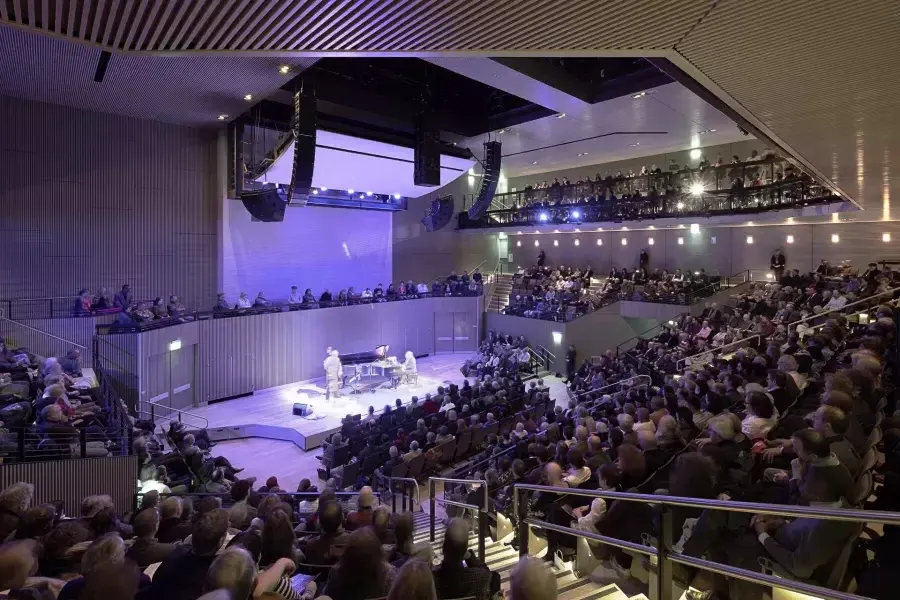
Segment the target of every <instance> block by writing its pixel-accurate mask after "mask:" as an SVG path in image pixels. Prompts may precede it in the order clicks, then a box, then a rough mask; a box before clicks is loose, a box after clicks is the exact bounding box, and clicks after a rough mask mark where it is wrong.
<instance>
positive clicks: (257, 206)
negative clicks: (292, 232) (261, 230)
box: [241, 187, 285, 223]
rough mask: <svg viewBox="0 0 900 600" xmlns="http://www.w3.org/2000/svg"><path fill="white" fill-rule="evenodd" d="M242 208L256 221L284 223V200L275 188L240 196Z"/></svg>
mask: <svg viewBox="0 0 900 600" xmlns="http://www.w3.org/2000/svg"><path fill="white" fill-rule="evenodd" d="M241 202H243V203H244V208H246V209H247V212H249V213H250V216H252V217H253V218H254V219H256V220H257V221H265V222H267V223H274V222H276V221H284V206H285V202H284V199H283V198H282V197H281V194H280V193H278V189H277V188H271V187H269V188H264V189H261V190H253V191H250V192H244V193H242V194H241Z"/></svg>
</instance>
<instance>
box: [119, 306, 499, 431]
mask: <svg viewBox="0 0 900 600" xmlns="http://www.w3.org/2000/svg"><path fill="white" fill-rule="evenodd" d="M481 307H482V299H481V298H427V299H421V300H406V301H400V302H385V303H380V304H367V305H359V306H344V307H336V308H323V309H317V310H308V311H294V312H282V313H274V314H265V315H254V316H246V317H235V318H229V319H209V320H204V321H198V322H193V323H183V324H181V325H175V326H172V327H166V328H164V329H157V330H155V331H148V332H144V333H141V334H134V335H135V336H136V337H138V338H139V340H138V343H137V345H138V348H139V350H138V359H137V364H138V368H137V371H138V373H137V375H138V376H137V381H138V384H137V385H138V387H139V398H140V401H141V408H142V409H143V410H146V411H149V405H148V400H151V399H152V400H153V401H154V402H158V403H161V404H165V405H166V406H172V407H175V408H181V409H187V410H190V408H191V407H193V406H200V405H203V404H206V403H208V402H210V401H214V400H218V399H221V398H228V397H232V396H237V395H241V394H248V393H251V392H253V391H255V390H261V389H266V388H270V387H275V386H279V385H285V384H288V383H293V382H296V381H303V380H307V379H313V378H315V377H320V376H322V375H323V374H324V373H323V368H322V361H323V360H324V358H325V348H327V347H328V346H332V347H334V348H335V349H337V350H339V351H340V352H342V353H355V352H365V351H371V350H374V349H375V347H376V346H377V345H380V344H390V347H391V348H390V352H389V354H390V355H391V356H397V357H398V358H399V359H401V360H402V357H403V354H404V352H406V350H412V351H413V352H414V353H415V354H416V355H417V356H421V355H425V354H433V353H434V352H435V338H436V337H437V336H436V332H435V323H436V322H444V321H445V320H446V318H447V315H450V316H451V319H450V321H451V322H452V321H453V319H452V316H453V315H460V313H463V315H462V316H465V317H466V319H467V320H468V321H467V322H470V323H480V315H481ZM472 335H473V337H474V338H475V339H476V340H477V339H480V335H481V332H480V331H476V332H473V334H472ZM117 337H118V336H117ZM173 342H175V344H174V345H173ZM178 342H180V344H179V343H178ZM170 348H172V349H170ZM157 414H159V411H157Z"/></svg>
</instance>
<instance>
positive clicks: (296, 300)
mask: <svg viewBox="0 0 900 600" xmlns="http://www.w3.org/2000/svg"><path fill="white" fill-rule="evenodd" d="M302 301H303V296H302V295H301V294H300V288H298V287H297V286H296V285H292V286H291V294H290V295H289V296H288V301H287V303H288V304H289V305H291V306H296V305H298V304H300V303H301V302H302Z"/></svg>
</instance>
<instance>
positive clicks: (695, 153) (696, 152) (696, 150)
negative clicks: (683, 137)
mask: <svg viewBox="0 0 900 600" xmlns="http://www.w3.org/2000/svg"><path fill="white" fill-rule="evenodd" d="M701 156H703V153H702V152H700V149H699V148H694V149H693V150H691V160H697V159H698V158H700V157H701Z"/></svg>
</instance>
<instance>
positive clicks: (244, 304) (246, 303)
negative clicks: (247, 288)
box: [235, 292, 252, 308]
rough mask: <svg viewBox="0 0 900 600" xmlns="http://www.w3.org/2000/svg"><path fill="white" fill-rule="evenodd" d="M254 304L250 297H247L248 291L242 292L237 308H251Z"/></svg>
mask: <svg viewBox="0 0 900 600" xmlns="http://www.w3.org/2000/svg"><path fill="white" fill-rule="evenodd" d="M251 306H252V304H250V298H249V297H247V292H241V293H240V295H239V296H238V301H237V304H236V305H235V308H250V307H251Z"/></svg>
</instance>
